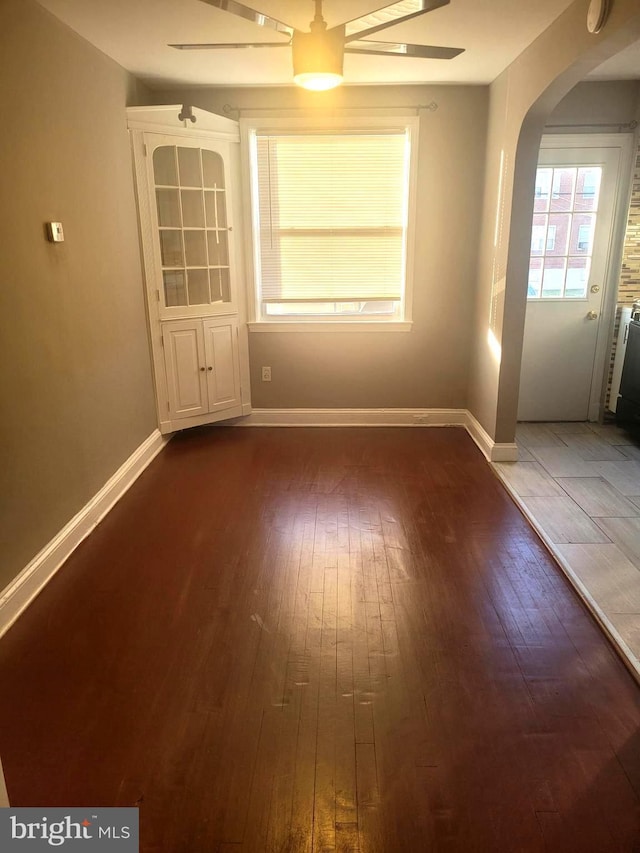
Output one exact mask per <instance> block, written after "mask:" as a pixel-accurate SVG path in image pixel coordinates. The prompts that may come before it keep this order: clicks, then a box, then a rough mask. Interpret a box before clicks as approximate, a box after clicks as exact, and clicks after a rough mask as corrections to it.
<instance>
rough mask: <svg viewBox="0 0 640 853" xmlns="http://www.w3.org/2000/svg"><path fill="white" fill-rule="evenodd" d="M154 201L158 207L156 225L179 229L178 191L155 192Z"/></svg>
mask: <svg viewBox="0 0 640 853" xmlns="http://www.w3.org/2000/svg"><path fill="white" fill-rule="evenodd" d="M156 201H157V205H158V225H160V226H163V225H165V226H168V227H169V228H179V227H180V225H181V222H180V200H179V198H178V190H156Z"/></svg>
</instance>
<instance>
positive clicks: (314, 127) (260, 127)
mask: <svg viewBox="0 0 640 853" xmlns="http://www.w3.org/2000/svg"><path fill="white" fill-rule="evenodd" d="M419 123H420V122H419V118H418V116H417V115H416V114H415V113H411V114H407V113H404V112H403V113H399V114H394V115H377V116H376V115H367V116H352V115H351V116H342V117H329V116H322V117H318V116H307V117H296V118H282V117H281V116H266V115H260V116H253V117H245V118H241V119H240V139H241V156H242V177H243V207H244V214H245V222H247V223H249V227H248V228H246V229H245V241H246V243H245V249H246V251H245V259H246V264H247V269H246V273H247V275H246V279H247V306H248V314H249V318H248V319H249V322H248V328H249V330H250V331H252V332H282V331H286V332H294V331H297V332H302V331H309V332H312V331H313V332H315V331H318V332H325V331H334V332H335V331H341V332H343V331H360V332H370V331H374V332H388V331H410V330H411V327H412V317H413V315H412V307H413V277H414V259H415V231H416V209H417V177H418V155H419V138H418V129H419ZM256 131H259V132H261V133H268V132H273V133H282V134H284V133H287V132H288V131H290V132H296V131H297V132H300V131H305V132H309V133H314V132H317V133H327V132H339V131H343V132H347V133H348V132H366V131H371V133H380V132H381V131H382V132H393V131H402V132H407V133H408V135H409V145H410V159H409V176H408V180H409V192H408V210H407V236H406V259H405V288H404V295H403V300H402V306H403V312H402V315H401V316H400V317H397V316H394V317H392V318H391V319H388V320H386V319H379V320H376V319H372V317H371V315H369V316H362V317H357V316H354V315H351V316H341V317H335V318H331V319H326V317H323V318H322V319H321V320H320V319H314V318H313V317H309V318H308V319H307V318H305V317H301V316H299V315H298V316H293V317H291V318H290V319H287V318H284V317H282V316H278V317H276V318H275V319H269V318H267V317H264V316H263V315H262V311H261V304H260V300H259V299H258V284H259V283H258V280H257V273H256V271H257V264H256V258H257V253H258V252H259V243H258V242H257V240H256V239H255V236H256V235H257V224H258V223H257V205H256V203H255V199H256V194H257V190H256V187H255V182H254V180H253V176H254V175H255V162H254V160H255V147H254V145H253V140H254V138H255V133H256Z"/></svg>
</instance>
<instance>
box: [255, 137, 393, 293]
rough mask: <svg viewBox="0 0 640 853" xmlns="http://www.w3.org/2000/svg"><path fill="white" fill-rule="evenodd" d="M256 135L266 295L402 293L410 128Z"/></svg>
mask: <svg viewBox="0 0 640 853" xmlns="http://www.w3.org/2000/svg"><path fill="white" fill-rule="evenodd" d="M256 141H257V172H258V203H259V206H258V218H259V239H260V253H259V263H260V284H261V294H260V298H261V301H262V302H296V303H301V302H321V301H330V302H365V301H375V300H385V301H395V300H400V299H401V298H402V295H403V291H404V276H405V244H406V227H407V206H408V203H407V197H408V187H407V176H408V161H409V143H408V137H407V133H405V132H404V131H398V132H391V133H376V134H371V133H367V134H363V133H354V134H323V135H318V134H314V135H312V134H306V135H305V134H298V135H294V134H289V135H270V134H269V135H268V134H264V135H261V134H258V135H257V140H256Z"/></svg>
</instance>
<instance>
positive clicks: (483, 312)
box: [469, 0, 640, 442]
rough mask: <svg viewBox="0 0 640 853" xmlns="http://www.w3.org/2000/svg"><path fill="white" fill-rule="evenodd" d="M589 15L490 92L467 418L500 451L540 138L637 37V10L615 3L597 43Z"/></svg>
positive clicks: (507, 432)
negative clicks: (573, 95) (572, 97)
mask: <svg viewBox="0 0 640 853" xmlns="http://www.w3.org/2000/svg"><path fill="white" fill-rule="evenodd" d="M588 6H589V2H588V0H575V2H574V3H573V4H572V5H571V6H569V7H568V9H567V10H566V11H565V12H564V13H563V14H562V15H561V16H560V17H559V18H558V19H557V20H556V21H555V22H554V23H553V24H552V25H551V27H549V29H548V30H546V31H545V32H544V33H543V34H542V35H541V36H540V37H539V38H538V39H536V41H534V42H533V43H532V44H531V45H530V46H529V47H528V48H527V49H526V50H525V51H524V52H523V53H522V54H521V55H520V56H519V57H518V58H517V59H516V60H515V62H513V63H512V64H511V65H510V66H509V68H507V69H506V71H504V72H503V73H502V74H501V75H500V76H499V77H498V78H497V79H496V80H495V81H494V82H493V83H492V85H491V87H490V105H489V131H488V144H487V158H486V164H485V201H484V213H483V225H482V229H483V230H482V236H481V248H480V254H479V264H478V279H477V287H476V294H477V300H476V310H475V330H474V343H473V350H472V357H471V379H470V388H469V391H470V393H469V408H470V409H471V411H472V412H473V414H474V415H475V416H476V417H477V418H478V420H479V421H480V422H481V423H482V425H483V426H484V428H485V429H486V430H487V432H488V433H489V434H490V435H491V436H492V437H494V438H495V440H496V441H498V442H508V441H511V440H512V439H513V436H514V432H515V423H516V411H517V404H518V387H519V380H520V362H521V356H522V337H523V330H524V315H525V307H526V281H527V264H528V249H529V242H530V234H531V216H532V211H533V187H534V179H535V168H536V162H537V157H538V149H539V143H540V136H541V134H542V131H543V128H544V125H545V123H546V121H547V120H548V117H549V115H550V113H551V111H552V110H553V109H554V108H555V107H556V106H557V105H558V103H559V102H560V100H561V99H562V98H563V97H564V96H565V95H566V94H567V93H568V92H569V91H570V90H571V89H572V88H573V87H574V86H575V85H576V83H578V82H579V81H580V80H582V79H583V78H584V77H585V75H586V74H587V73H588V72H589V71H591V70H592V69H593V68H595V67H596V66H597V65H599V64H600V63H601V62H603V61H604V60H605V59H607V58H609V57H610V56H612V55H613V54H615V53H617V52H618V51H619V50H622V49H623V48H625V47H626V46H628V45H629V44H631V43H632V42H634V41H636V40H637V39H638V37H639V36H640V4H638V2H637V0H617V2H616V3H615V4H613V8H612V12H611V16H610V19H609V22H608V24H607V26H606V27H605V28H604V30H603V31H602V32H601V33H600V34H598V35H591V34H589V33H588V32H587V30H586V26H585V20H586V14H587V8H588ZM496 222H498V223H499V227H498V228H496Z"/></svg>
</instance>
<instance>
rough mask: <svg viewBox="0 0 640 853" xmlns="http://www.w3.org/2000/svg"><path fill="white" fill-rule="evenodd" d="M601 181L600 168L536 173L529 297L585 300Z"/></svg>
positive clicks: (546, 168)
mask: <svg viewBox="0 0 640 853" xmlns="http://www.w3.org/2000/svg"><path fill="white" fill-rule="evenodd" d="M601 181H602V168H601V167H600V166H582V167H579V168H578V167H573V166H571V167H566V166H563V167H555V168H549V167H545V168H541V169H538V171H537V174H536V189H535V198H534V214H533V224H532V229H531V253H530V261H529V283H528V289H527V297H528V298H529V299H541V298H542V299H584V298H586V296H587V290H588V286H589V272H590V269H591V256H592V255H593V237H594V234H595V228H596V218H597V211H598V201H599V197H600V183H601Z"/></svg>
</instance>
